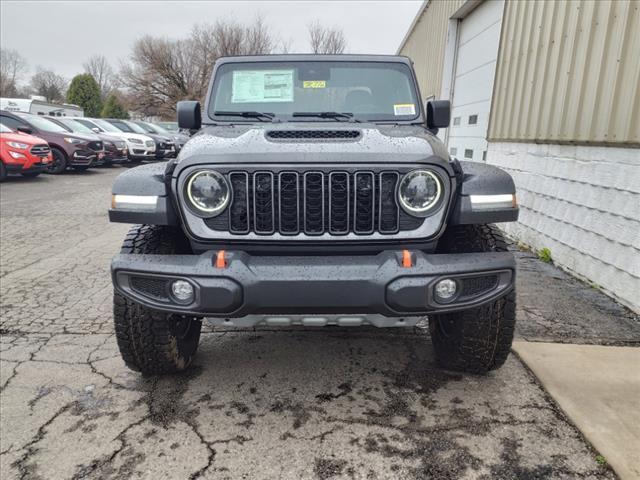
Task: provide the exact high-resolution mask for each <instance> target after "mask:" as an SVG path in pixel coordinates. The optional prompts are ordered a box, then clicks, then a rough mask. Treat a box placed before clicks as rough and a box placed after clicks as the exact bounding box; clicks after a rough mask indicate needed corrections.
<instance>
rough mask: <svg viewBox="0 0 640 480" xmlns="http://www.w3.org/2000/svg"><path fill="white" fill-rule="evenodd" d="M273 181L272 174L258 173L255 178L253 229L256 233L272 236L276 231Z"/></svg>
mask: <svg viewBox="0 0 640 480" xmlns="http://www.w3.org/2000/svg"><path fill="white" fill-rule="evenodd" d="M273 179H274V177H273V173H271V172H257V173H255V174H254V176H253V228H254V231H255V232H256V233H261V234H270V233H273V232H274V231H275V225H274V222H275V213H276V212H275V205H274V201H273V193H274V182H273Z"/></svg>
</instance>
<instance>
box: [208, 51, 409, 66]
mask: <svg viewBox="0 0 640 480" xmlns="http://www.w3.org/2000/svg"><path fill="white" fill-rule="evenodd" d="M240 62H398V63H406V64H407V65H411V60H410V59H409V58H408V57H405V56H403V55H356V54H353V55H351V54H350V55H319V54H313V53H293V54H279V55H241V56H233V57H220V58H219V59H218V60H216V63H240Z"/></svg>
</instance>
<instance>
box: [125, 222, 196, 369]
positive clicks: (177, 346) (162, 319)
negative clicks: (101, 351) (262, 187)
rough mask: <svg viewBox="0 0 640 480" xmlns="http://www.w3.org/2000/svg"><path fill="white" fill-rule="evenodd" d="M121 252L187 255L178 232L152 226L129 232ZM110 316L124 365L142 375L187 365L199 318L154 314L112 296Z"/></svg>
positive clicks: (185, 244)
mask: <svg viewBox="0 0 640 480" xmlns="http://www.w3.org/2000/svg"><path fill="white" fill-rule="evenodd" d="M120 252H121V253H125V254H129V253H134V254H144V253H155V254H174V253H175V254H179V253H190V247H189V244H188V241H187V239H186V238H185V237H184V234H183V233H182V231H180V230H178V229H172V228H168V227H161V226H155V225H136V226H134V227H132V228H131V230H129V233H128V234H127V236H126V238H125V240H124V243H123V244H122V249H121V250H120ZM113 317H114V321H115V331H116V339H117V342H118V348H119V349H120V354H121V355H122V358H123V360H124V362H125V363H126V365H127V366H128V367H129V368H131V369H132V370H135V371H138V372H142V373H143V374H144V375H159V374H164V373H176V372H179V371H182V370H185V369H186V368H187V367H189V365H190V364H191V361H192V360H193V357H194V355H195V353H196V350H197V349H198V342H199V341H200V329H201V327H202V323H201V321H200V320H199V319H196V318H193V317H186V316H181V315H172V314H166V313H162V312H158V311H155V310H152V309H150V308H147V307H145V306H142V305H139V304H137V303H134V302H132V301H130V300H127V299H126V298H125V297H123V296H122V295H120V294H119V293H117V292H116V293H114V296H113Z"/></svg>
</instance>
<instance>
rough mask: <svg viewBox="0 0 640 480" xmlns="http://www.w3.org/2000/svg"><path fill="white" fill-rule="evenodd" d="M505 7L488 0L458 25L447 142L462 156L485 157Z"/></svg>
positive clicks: (457, 154) (498, 0)
mask: <svg viewBox="0 0 640 480" xmlns="http://www.w3.org/2000/svg"><path fill="white" fill-rule="evenodd" d="M503 7H504V2H503V0H486V1H484V2H482V3H481V4H480V5H479V6H478V7H477V8H475V9H474V10H473V11H472V12H471V13H469V15H467V16H466V17H464V19H462V21H461V22H460V25H459V27H458V46H457V55H456V63H455V76H454V81H453V102H452V109H451V126H450V128H449V134H448V135H449V136H448V145H449V151H450V153H451V155H452V156H455V157H458V158H459V159H460V160H477V161H486V151H487V130H488V127H489V111H490V109H491V94H492V92H493V80H494V77H495V71H496V60H497V57H498V46H499V44H500V28H501V26H502V11H503Z"/></svg>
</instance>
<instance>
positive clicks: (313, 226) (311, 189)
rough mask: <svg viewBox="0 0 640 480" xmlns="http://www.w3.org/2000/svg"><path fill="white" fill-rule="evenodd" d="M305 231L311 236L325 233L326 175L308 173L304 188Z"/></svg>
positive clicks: (305, 176)
mask: <svg viewBox="0 0 640 480" xmlns="http://www.w3.org/2000/svg"><path fill="white" fill-rule="evenodd" d="M303 216H304V231H305V233H307V234H309V235H321V234H322V233H324V174H323V173H322V172H306V173H305V174H304V186H303Z"/></svg>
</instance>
